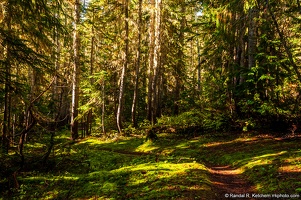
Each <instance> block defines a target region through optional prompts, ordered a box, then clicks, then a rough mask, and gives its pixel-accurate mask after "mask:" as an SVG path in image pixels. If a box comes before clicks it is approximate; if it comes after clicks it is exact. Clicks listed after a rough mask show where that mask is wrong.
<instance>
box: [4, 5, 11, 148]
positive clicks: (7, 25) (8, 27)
mask: <svg viewBox="0 0 301 200" xmlns="http://www.w3.org/2000/svg"><path fill="white" fill-rule="evenodd" d="M6 8H7V11H6V15H5V16H4V20H3V21H4V23H5V28H6V30H7V31H8V32H11V14H12V11H11V3H10V2H9V1H8V2H7V4H6ZM8 41H9V40H6V43H5V44H4V60H5V63H4V68H5V80H4V84H5V86H4V91H5V96H4V115H3V127H2V128H3V129H2V146H3V150H4V152H5V153H8V149H9V137H10V118H11V116H10V115H11V108H10V107H11V89H10V88H11V87H10V84H11V70H10V69H11V66H10V44H9V42H8Z"/></svg>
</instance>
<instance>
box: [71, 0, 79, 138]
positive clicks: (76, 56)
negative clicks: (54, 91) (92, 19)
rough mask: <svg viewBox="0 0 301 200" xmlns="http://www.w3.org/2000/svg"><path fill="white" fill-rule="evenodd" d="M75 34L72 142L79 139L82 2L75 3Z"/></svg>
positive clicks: (76, 0) (77, 0)
mask: <svg viewBox="0 0 301 200" xmlns="http://www.w3.org/2000/svg"><path fill="white" fill-rule="evenodd" d="M73 18H74V33H73V51H74V55H73V56H74V58H73V59H74V63H73V74H72V104H71V137H72V140H75V139H77V138H78V120H77V119H76V117H77V116H78V101H79V75H80V52H79V51H80V38H79V28H78V25H79V23H80V0H75V2H74V13H73Z"/></svg>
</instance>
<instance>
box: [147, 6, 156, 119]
mask: <svg viewBox="0 0 301 200" xmlns="http://www.w3.org/2000/svg"><path fill="white" fill-rule="evenodd" d="M154 5H155V0H151V1H150V22H149V24H150V25H149V50H148V51H149V55H148V82H147V84H148V86H147V119H148V120H149V121H150V122H152V115H153V110H152V99H153V89H152V83H153V76H154V72H153V70H154V51H155V23H156V22H155V19H156V17H155V7H154Z"/></svg>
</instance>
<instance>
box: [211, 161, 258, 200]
mask: <svg viewBox="0 0 301 200" xmlns="http://www.w3.org/2000/svg"><path fill="white" fill-rule="evenodd" d="M209 172H210V176H211V177H210V178H211V181H212V183H213V184H214V191H215V195H216V198H215V199H231V200H232V199H248V200H249V199H255V198H252V193H255V187H254V186H252V185H251V184H250V183H248V182H247V181H246V180H245V179H244V178H243V177H242V175H241V171H240V170H239V169H233V168H231V167H230V166H218V167H210V168H209ZM248 195H249V196H248ZM256 200H258V198H256Z"/></svg>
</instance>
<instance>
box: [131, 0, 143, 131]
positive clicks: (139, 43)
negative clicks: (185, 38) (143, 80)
mask: <svg viewBox="0 0 301 200" xmlns="http://www.w3.org/2000/svg"><path fill="white" fill-rule="evenodd" d="M138 15H139V20H138V49H137V62H136V71H135V73H136V77H135V89H134V96H133V103H132V124H133V126H134V127H137V120H136V114H137V113H136V107H137V99H138V86H139V70H140V59H141V28H142V0H139V13H138Z"/></svg>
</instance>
